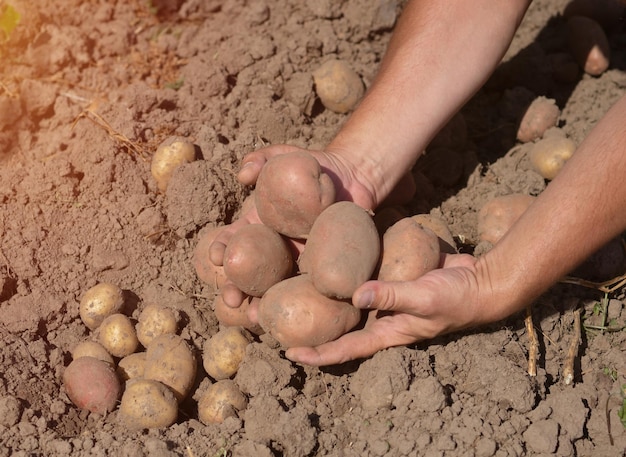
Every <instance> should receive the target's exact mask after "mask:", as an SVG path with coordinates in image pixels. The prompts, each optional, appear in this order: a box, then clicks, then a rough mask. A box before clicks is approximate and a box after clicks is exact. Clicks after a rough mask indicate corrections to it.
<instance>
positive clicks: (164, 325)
mask: <svg viewBox="0 0 626 457" xmlns="http://www.w3.org/2000/svg"><path fill="white" fill-rule="evenodd" d="M79 309H80V317H81V320H82V321H83V323H84V324H85V325H86V326H87V327H88V328H89V329H90V330H91V331H92V334H91V336H92V338H91V339H89V340H86V341H83V342H81V343H79V344H78V345H77V346H76V347H75V348H74V349H73V351H72V362H71V363H70V364H69V366H68V367H67V368H66V369H65V371H64V373H63V385H64V387H65V391H66V393H67V395H68V397H69V398H70V400H71V401H72V402H73V403H74V404H75V405H76V406H78V407H79V408H81V409H85V410H88V411H91V412H93V413H97V414H106V413H109V412H111V411H114V410H115V409H116V408H117V407H118V406H119V409H118V413H117V414H118V418H119V420H120V421H121V422H122V423H124V425H125V426H127V427H128V428H131V429H142V428H160V427H167V426H169V425H172V424H173V423H174V422H175V421H176V420H177V418H178V413H179V406H180V404H181V402H183V401H184V400H185V399H186V398H188V397H189V396H190V394H191V393H192V390H193V389H194V388H195V386H196V385H197V372H198V361H197V358H196V355H195V353H194V350H193V348H192V346H190V345H189V344H188V343H187V342H186V341H185V340H184V339H183V338H182V337H181V336H180V335H179V334H178V316H177V313H176V312H175V311H174V310H173V309H170V308H167V307H164V306H160V305H153V304H150V305H147V306H145V307H144V308H143V309H142V310H141V312H140V313H139V315H138V318H137V322H136V323H134V322H133V321H132V320H131V318H130V317H129V316H127V315H126V314H124V294H123V291H122V289H120V287H118V286H117V285H114V284H110V283H100V284H97V285H96V286H94V287H92V288H91V289H89V290H87V291H86V292H85V294H84V295H83V297H82V299H81V301H80V308H79ZM249 341H250V337H249V334H248V333H247V331H246V330H244V329H242V328H238V327H230V328H227V329H224V330H223V331H220V332H218V333H217V334H216V335H214V336H213V337H211V338H210V339H209V340H208V341H207V344H206V347H205V348H204V360H203V362H204V366H205V367H206V371H207V373H208V374H209V375H210V376H211V377H212V378H213V379H214V380H215V381H216V382H215V383H213V384H212V385H211V386H209V388H208V389H206V392H203V393H202V395H201V396H200V399H199V401H198V410H199V412H198V415H199V418H200V420H201V421H203V422H205V423H215V422H222V421H223V420H224V418H225V417H228V416H230V415H232V414H234V413H236V411H238V410H241V409H243V408H245V407H246V405H247V399H246V397H245V396H244V395H243V394H242V393H241V392H240V391H239V389H238V388H236V386H235V385H234V383H232V381H230V379H228V378H229V377H231V376H232V375H233V374H234V373H235V372H236V370H237V368H238V364H239V362H240V361H241V359H242V358H243V354H244V352H245V347H246V346H247V344H248V343H249Z"/></svg>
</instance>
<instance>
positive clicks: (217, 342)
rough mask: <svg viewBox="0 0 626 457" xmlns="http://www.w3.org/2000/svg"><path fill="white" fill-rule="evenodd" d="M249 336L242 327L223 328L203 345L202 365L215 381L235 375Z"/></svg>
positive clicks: (248, 341)
mask: <svg viewBox="0 0 626 457" xmlns="http://www.w3.org/2000/svg"><path fill="white" fill-rule="evenodd" d="M250 339H251V337H250V334H249V333H248V332H247V331H246V330H245V329H243V328H242V327H223V328H221V329H220V330H219V331H218V332H217V333H216V334H215V335H213V336H212V337H211V338H209V339H208V340H207V341H206V343H205V344H204V348H203V351H202V363H203V365H204V369H205V370H206V372H207V374H208V375H209V376H211V377H212V378H213V379H215V380H216V381H219V380H221V379H228V378H230V377H232V376H234V375H235V373H237V370H238V369H239V365H240V364H241V361H242V360H243V358H244V356H245V355H246V348H247V347H248V345H249V344H250Z"/></svg>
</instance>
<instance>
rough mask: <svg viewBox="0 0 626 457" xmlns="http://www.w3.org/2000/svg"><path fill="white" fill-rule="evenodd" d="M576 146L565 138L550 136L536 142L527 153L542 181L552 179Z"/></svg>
mask: <svg viewBox="0 0 626 457" xmlns="http://www.w3.org/2000/svg"><path fill="white" fill-rule="evenodd" d="M575 150H576V144H575V143H574V142H573V141H572V140H570V139H569V138H565V137H557V136H551V137H548V138H543V139H541V140H539V141H537V142H536V143H535V144H534V145H533V147H532V149H531V150H530V153H529V158H530V163H531V165H532V166H533V168H534V169H535V170H536V171H537V173H539V174H540V175H541V176H542V177H543V178H544V179H550V180H551V179H554V178H555V177H556V175H557V174H558V173H559V171H561V168H563V165H565V162H567V161H568V160H569V159H570V158H571V157H572V155H573V154H574V151H575Z"/></svg>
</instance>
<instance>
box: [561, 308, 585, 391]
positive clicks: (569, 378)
mask: <svg viewBox="0 0 626 457" xmlns="http://www.w3.org/2000/svg"><path fill="white" fill-rule="evenodd" d="M573 314H574V334H573V335H572V339H571V340H570V343H569V349H568V350H567V359H566V360H565V365H564V366H563V382H564V383H565V385H570V384H571V383H572V382H573V381H574V363H575V361H576V356H577V355H578V346H579V345H580V338H581V335H580V308H578V309H576V310H574V312H573Z"/></svg>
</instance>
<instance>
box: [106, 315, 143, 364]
mask: <svg viewBox="0 0 626 457" xmlns="http://www.w3.org/2000/svg"><path fill="white" fill-rule="evenodd" d="M98 340H99V341H100V344H101V345H102V346H104V348H105V349H106V350H107V351H109V354H111V355H112V356H114V357H126V356H127V355H129V354H132V353H133V352H135V351H136V350H137V347H138V346H139V340H138V339H137V333H136V332H135V326H134V325H133V323H132V322H131V320H130V318H129V317H128V316H126V315H125V314H121V313H116V314H112V315H110V316H109V317H107V318H106V319H105V320H103V321H102V324H100V327H98Z"/></svg>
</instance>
